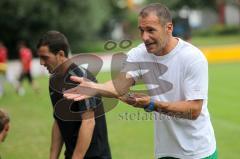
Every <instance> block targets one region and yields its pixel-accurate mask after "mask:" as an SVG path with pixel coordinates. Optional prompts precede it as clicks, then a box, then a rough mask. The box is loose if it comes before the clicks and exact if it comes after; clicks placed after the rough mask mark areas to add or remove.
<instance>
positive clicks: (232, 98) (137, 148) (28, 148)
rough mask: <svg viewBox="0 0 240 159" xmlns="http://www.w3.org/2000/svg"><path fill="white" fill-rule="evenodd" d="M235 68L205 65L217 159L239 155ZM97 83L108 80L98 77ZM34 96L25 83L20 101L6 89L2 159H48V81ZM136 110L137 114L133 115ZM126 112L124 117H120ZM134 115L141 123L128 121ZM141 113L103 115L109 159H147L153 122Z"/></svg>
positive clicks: (0, 103)
mask: <svg viewBox="0 0 240 159" xmlns="http://www.w3.org/2000/svg"><path fill="white" fill-rule="evenodd" d="M239 69H240V63H226V64H211V65H210V66H209V74H210V86H209V87H210V88H209V111H210V114H211V119H212V122H213V126H214V130H215V134H216V138H217V146H218V152H219V158H220V159H226V158H229V159H238V158H239V156H240V151H239V147H240V140H239V139H240V113H239V109H238V108H239V106H240V104H239V103H240V96H239V92H238V91H239V90H240V84H239V83H238V82H239V81H240V74H239ZM98 79H99V81H106V80H107V79H110V74H108V73H102V74H100V75H99V76H98ZM37 82H38V84H39V86H40V89H41V90H40V93H39V94H35V93H34V92H33V91H32V90H31V89H30V88H29V86H28V85H27V83H25V87H26V88H27V93H26V95H25V96H24V97H19V96H17V95H16V93H15V92H14V90H13V89H12V88H11V87H10V86H9V85H7V86H6V91H7V92H6V95H5V96H4V98H2V99H0V107H3V108H5V109H7V110H8V112H9V113H10V115H11V130H10V133H9V135H8V138H7V139H6V141H5V142H4V143H2V144H0V155H1V157H2V158H3V159H45V158H48V154H49V145H50V133H51V124H52V122H53V118H52V107H51V104H50V99H49V97H48V79H47V77H41V78H38V79H37ZM139 111H140V112H139ZM126 112H127V113H128V120H127V118H125V117H123V115H124V113H126ZM138 113H140V114H141V115H142V118H141V119H142V120H141V119H140V120H138V119H137V118H135V120H130V118H134V116H133V115H134V114H138ZM144 115H146V114H145V113H144V112H143V111H141V110H138V109H135V108H132V107H129V106H127V105H124V104H123V103H119V104H118V106H117V107H116V108H115V109H113V110H112V111H110V112H108V113H107V123H108V133H109V141H110V145H111V151H112V156H113V158H114V159H135V158H138V159H152V158H153V154H154V146H153V121H151V120H144V119H146V118H144Z"/></svg>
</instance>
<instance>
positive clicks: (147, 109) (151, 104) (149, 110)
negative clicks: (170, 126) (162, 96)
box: [144, 99, 154, 112]
mask: <svg viewBox="0 0 240 159" xmlns="http://www.w3.org/2000/svg"><path fill="white" fill-rule="evenodd" d="M144 110H145V111H146V112H152V111H154V100H153V99H151V100H150V103H149V105H146V106H145V107H144Z"/></svg>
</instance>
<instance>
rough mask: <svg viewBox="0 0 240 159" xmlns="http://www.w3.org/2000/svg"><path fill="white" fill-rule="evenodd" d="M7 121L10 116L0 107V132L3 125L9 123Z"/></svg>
mask: <svg viewBox="0 0 240 159" xmlns="http://www.w3.org/2000/svg"><path fill="white" fill-rule="evenodd" d="M9 121H10V118H9V116H8V114H7V113H6V112H5V111H4V110H2V109H0V132H2V131H3V129H4V126H5V125H6V124H7V123H9Z"/></svg>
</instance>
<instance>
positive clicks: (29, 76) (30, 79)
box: [18, 72, 33, 83]
mask: <svg viewBox="0 0 240 159" xmlns="http://www.w3.org/2000/svg"><path fill="white" fill-rule="evenodd" d="M25 78H27V79H28V82H29V83H32V81H33V79H32V75H31V73H30V72H23V73H21V75H20V77H19V79H18V80H19V82H22V81H23V80H24V79H25Z"/></svg>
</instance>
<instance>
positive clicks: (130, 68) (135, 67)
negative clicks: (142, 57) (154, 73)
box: [121, 49, 141, 82]
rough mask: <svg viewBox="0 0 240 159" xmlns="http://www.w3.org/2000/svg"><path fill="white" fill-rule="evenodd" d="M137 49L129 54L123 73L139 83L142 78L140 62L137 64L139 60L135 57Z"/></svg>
mask: <svg viewBox="0 0 240 159" xmlns="http://www.w3.org/2000/svg"><path fill="white" fill-rule="evenodd" d="M135 52H136V49H132V50H130V51H129V52H128V54H127V59H126V61H125V62H124V63H123V68H122V70H121V72H125V73H127V74H129V75H130V76H131V77H132V78H133V79H134V80H135V82H137V81H138V80H139V79H140V77H141V69H140V65H139V62H137V60H136V59H137V58H136V57H134V56H135Z"/></svg>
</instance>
